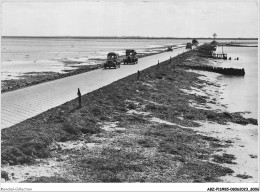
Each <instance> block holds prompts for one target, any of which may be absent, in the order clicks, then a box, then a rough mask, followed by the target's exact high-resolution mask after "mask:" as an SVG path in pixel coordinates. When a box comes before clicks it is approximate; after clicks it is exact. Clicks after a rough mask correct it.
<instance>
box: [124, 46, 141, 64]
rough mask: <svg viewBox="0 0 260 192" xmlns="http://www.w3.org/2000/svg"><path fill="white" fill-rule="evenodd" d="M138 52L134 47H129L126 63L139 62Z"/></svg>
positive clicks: (126, 52)
mask: <svg viewBox="0 0 260 192" xmlns="http://www.w3.org/2000/svg"><path fill="white" fill-rule="evenodd" d="M136 55H137V52H136V51H135V50H133V49H127V50H126V51H125V58H124V59H123V61H124V64H131V63H133V64H135V63H138V58H137V56H136Z"/></svg>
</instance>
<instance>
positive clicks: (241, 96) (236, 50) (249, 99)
mask: <svg viewBox="0 0 260 192" xmlns="http://www.w3.org/2000/svg"><path fill="white" fill-rule="evenodd" d="M221 49H222V48H218V50H217V51H219V52H221V51H222V50H221ZM224 52H225V53H227V54H228V58H229V57H231V58H232V60H226V61H224V60H218V62H216V63H215V65H216V66H221V67H233V68H244V69H245V76H244V77H236V76H228V75H220V76H218V79H219V80H220V81H221V82H222V83H224V84H225V85H226V86H225V89H224V91H223V94H222V98H223V99H222V102H223V103H225V104H228V105H227V107H228V111H231V112H247V111H248V112H250V113H245V114H244V116H246V117H252V118H258V47H224ZM237 57H238V58H239V60H234V59H235V58H237Z"/></svg>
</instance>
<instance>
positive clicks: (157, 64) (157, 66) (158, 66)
mask: <svg viewBox="0 0 260 192" xmlns="http://www.w3.org/2000/svg"><path fill="white" fill-rule="evenodd" d="M159 63H160V61H159V60H158V64H157V69H158V68H159Z"/></svg>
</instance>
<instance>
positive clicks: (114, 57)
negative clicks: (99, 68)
mask: <svg viewBox="0 0 260 192" xmlns="http://www.w3.org/2000/svg"><path fill="white" fill-rule="evenodd" d="M111 67H113V68H115V69H116V68H117V67H118V68H119V67H120V61H119V55H118V54H116V53H114V52H110V53H108V54H107V61H106V62H105V64H104V69H106V68H111Z"/></svg>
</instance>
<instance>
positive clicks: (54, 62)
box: [1, 37, 258, 118]
mask: <svg viewBox="0 0 260 192" xmlns="http://www.w3.org/2000/svg"><path fill="white" fill-rule="evenodd" d="M198 41H199V43H200V44H202V43H206V42H211V41H212V40H211V39H209V40H205V39H203V40H202V39H201V40H200V39H198ZM231 41H232V42H236V43H238V44H240V45H246V46H249V47H223V50H222V47H218V49H217V51H218V52H222V51H224V52H225V53H227V55H228V57H231V60H217V62H214V65H215V66H222V67H233V68H244V69H245V73H246V74H245V76H244V77H234V76H225V75H219V76H218V77H217V78H218V80H219V81H220V82H221V83H223V84H224V85H225V89H224V91H223V99H222V102H223V103H224V104H226V105H227V106H228V111H230V112H246V113H245V114H244V115H245V116H247V117H252V118H258V47H257V44H258V41H257V40H228V39H227V40H220V41H218V42H231ZM188 42H191V39H118V38H116V39H113V38H108V39H104V38H100V39H99V38H36V37H34V38H30V37H24V38H21V37H19V38H17V37H2V40H1V80H8V79H19V78H20V77H21V76H22V75H24V74H27V73H30V74H35V75H37V73H39V72H59V73H66V70H74V69H75V68H77V66H81V65H95V64H99V63H102V62H104V59H105V58H106V55H107V53H108V52H116V53H118V54H119V55H124V54H125V49H135V50H136V51H137V52H138V53H139V54H143V53H157V52H160V51H162V50H165V49H167V47H169V46H174V47H176V48H178V47H183V46H185V45H186V43H188ZM235 58H239V60H235Z"/></svg>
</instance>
